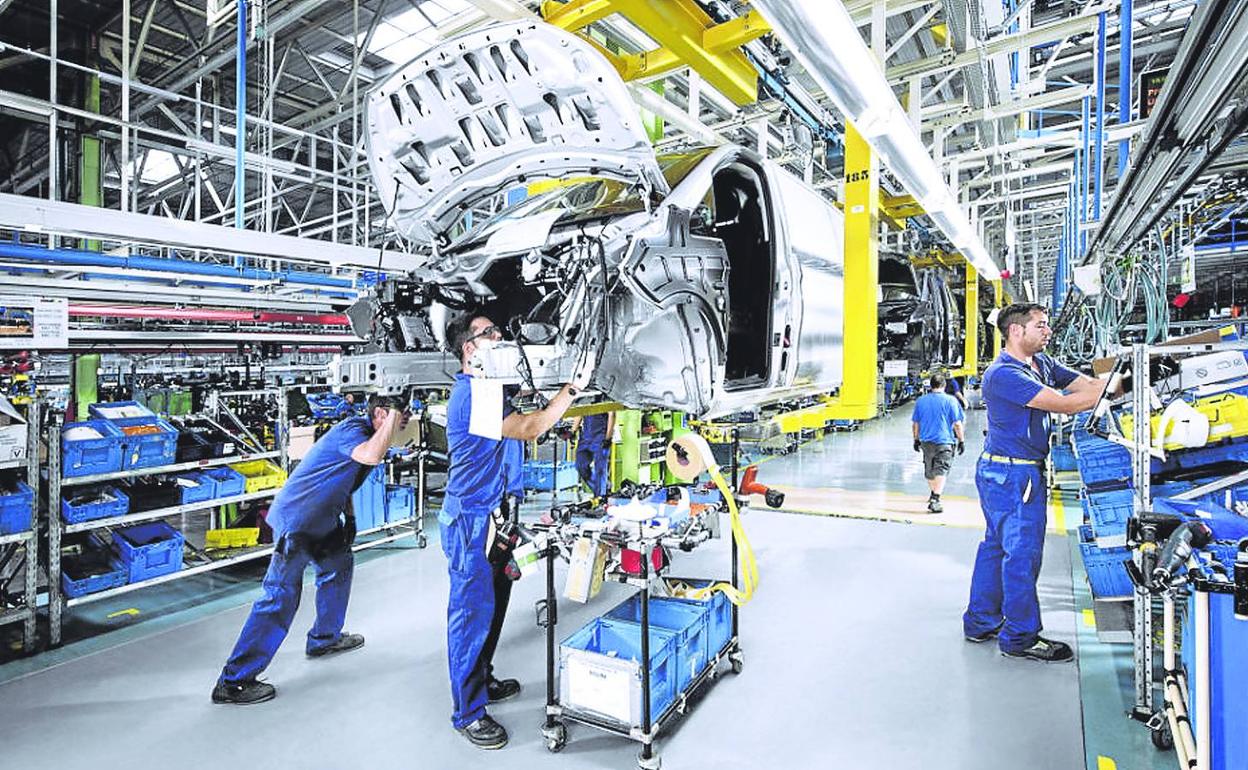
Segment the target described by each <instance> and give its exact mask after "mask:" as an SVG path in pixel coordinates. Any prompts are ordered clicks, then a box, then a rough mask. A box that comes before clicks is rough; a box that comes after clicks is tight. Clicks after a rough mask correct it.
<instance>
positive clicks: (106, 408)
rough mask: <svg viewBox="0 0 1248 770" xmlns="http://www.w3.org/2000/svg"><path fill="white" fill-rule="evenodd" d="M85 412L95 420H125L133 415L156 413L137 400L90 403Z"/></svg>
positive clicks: (145, 415) (149, 415)
mask: <svg viewBox="0 0 1248 770" xmlns="http://www.w3.org/2000/svg"><path fill="white" fill-rule="evenodd" d="M87 414H88V415H90V416H91V417H92V418H93V419H96V420H125V419H128V418H134V417H154V416H156V413H155V412H153V411H152V410H151V409H148V408H147V404H143V403H140V402H138V401H113V402H110V403H101V404H91V405H90V406H88V407H87Z"/></svg>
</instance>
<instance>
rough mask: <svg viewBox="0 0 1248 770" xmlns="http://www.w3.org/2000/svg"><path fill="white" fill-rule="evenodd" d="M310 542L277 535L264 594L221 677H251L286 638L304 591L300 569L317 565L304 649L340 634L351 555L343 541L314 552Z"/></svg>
mask: <svg viewBox="0 0 1248 770" xmlns="http://www.w3.org/2000/svg"><path fill="white" fill-rule="evenodd" d="M314 546H315V542H314V541H309V540H308V539H307V538H304V537H299V536H293V535H290V534H284V535H282V536H281V537H280V538H278V541H277V545H276V546H275V549H274V551H273V558H272V560H271V561H270V562H269V570H268V572H266V573H265V575H264V586H263V588H264V596H262V597H260V599H258V600H257V601H256V603H255V604H253V605H252V607H251V615H249V616H248V617H247V622H246V623H244V624H243V630H242V633H240V634H239V636H238V642H237V643H236V644H235V645H234V651H233V652H232V653H230V658H229V660H228V661H227V662H226V664H225V668H224V669H223V670H222V671H221V680H222V681H224V682H245V681H248V680H251V679H255V678H256V677H257V676H259V675H260V672H262V671H264V670H265V669H266V668H268V666H269V663H271V662H272V661H273V656H274V655H276V654H277V648H278V647H280V646H281V645H282V641H283V640H285V639H286V634H287V633H288V632H289V631H290V624H291V622H292V621H293V620H294V619H295V612H297V611H298V609H299V598H300V594H302V593H303V571H304V569H305V568H306V567H307V566H308V564H309V563H312V564H314V565H315V566H316V620H315V621H314V622H313V623H312V628H311V629H310V630H309V631H308V641H307V647H306V649H307V652H314V651H316V650H318V649H320V648H322V647H328V646H329V645H331V644H333V643H334V642H336V641H338V638H339V637H340V636H342V624H343V621H344V620H345V619H346V615H347V599H348V598H349V597H350V595H351V576H352V573H353V572H354V569H355V558H354V556H353V555H352V553H351V548H350V547H349V546H347V545H345V544H343V545H340V547H338V548H335V549H334V550H332V551H331V552H328V553H324V554H321V553H317V554H316V555H313V550H315V548H314Z"/></svg>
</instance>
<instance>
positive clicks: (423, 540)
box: [416, 532, 429, 548]
mask: <svg viewBox="0 0 1248 770" xmlns="http://www.w3.org/2000/svg"><path fill="white" fill-rule="evenodd" d="M427 545H429V538H427V537H425V534H424V533H423V532H422V533H420V534H419V535H417V536H416V547H417V548H424V547H425V546H427Z"/></svg>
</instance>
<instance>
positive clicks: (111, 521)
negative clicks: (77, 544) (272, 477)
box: [62, 487, 281, 533]
mask: <svg viewBox="0 0 1248 770" xmlns="http://www.w3.org/2000/svg"><path fill="white" fill-rule="evenodd" d="M279 489H281V487H277V488H275V489H265V490H263V491H260V492H249V493H247V494H244V495H234V496H233V497H214V498H213V499H211V500H203V501H201V502H198V503H187V504H186V505H174V506H171V507H169V508H153V509H152V510H150V511H139V512H138V513H128V514H126V515H125V516H113V517H111V518H107V519H95V520H93V521H84V522H82V523H80V524H69V525H65V524H64V523H62V527H63V531H64V532H65V533H70V532H87V531H89V530H92V529H99V528H101V527H117V526H121V525H123V524H131V523H134V522H137V521H150V520H151V519H163V518H165V517H166V516H177V515H178V514H182V513H189V512H191V511H202V510H204V509H206V508H216V507H217V506H219V505H229V504H230V503H242V502H246V501H248V500H259V499H260V498H263V497H272V496H273V495H275V494H277V492H278V490H279Z"/></svg>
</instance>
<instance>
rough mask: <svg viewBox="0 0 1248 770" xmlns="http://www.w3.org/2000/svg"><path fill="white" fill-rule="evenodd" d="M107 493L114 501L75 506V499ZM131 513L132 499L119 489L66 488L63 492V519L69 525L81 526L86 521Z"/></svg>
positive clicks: (109, 487)
mask: <svg viewBox="0 0 1248 770" xmlns="http://www.w3.org/2000/svg"><path fill="white" fill-rule="evenodd" d="M100 492H103V493H106V494H108V495H109V496H111V497H112V498H113V499H112V501H104V502H95V503H83V504H81V505H74V503H73V500H74V498H84V499H85V498H87V497H91V496H94V495H96V494H97V493H100ZM129 512H130V497H129V495H127V494H126V493H125V492H122V491H121V490H120V489H118V488H117V487H111V486H108V487H85V488H84V487H66V488H64V489H62V490H61V518H62V519H64V520H65V522H66V523H67V524H81V523H82V522H84V521H95V520H96V519H110V518H112V517H113V516H125V515H126V514H127V513H129Z"/></svg>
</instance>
